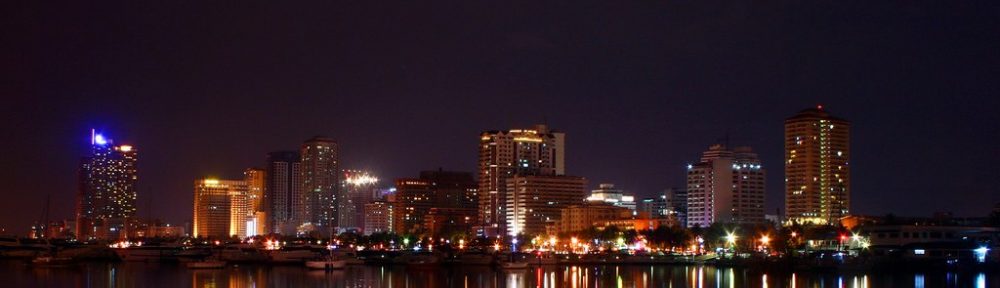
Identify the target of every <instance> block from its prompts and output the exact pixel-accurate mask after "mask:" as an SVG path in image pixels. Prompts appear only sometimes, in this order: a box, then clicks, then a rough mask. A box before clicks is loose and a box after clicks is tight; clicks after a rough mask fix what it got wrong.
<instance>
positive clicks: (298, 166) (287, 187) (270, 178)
mask: <svg viewBox="0 0 1000 288" xmlns="http://www.w3.org/2000/svg"><path fill="white" fill-rule="evenodd" d="M266 169H267V171H266V172H265V174H264V175H265V178H264V182H265V183H264V210H265V211H264V212H265V214H266V216H267V221H265V222H266V226H267V229H268V232H272V233H280V234H284V235H295V232H296V228H298V226H299V224H302V223H301V219H302V217H303V215H304V214H305V213H304V212H303V204H302V163H301V160H300V157H299V152H295V151H278V152H271V153H268V154H267V168H266Z"/></svg>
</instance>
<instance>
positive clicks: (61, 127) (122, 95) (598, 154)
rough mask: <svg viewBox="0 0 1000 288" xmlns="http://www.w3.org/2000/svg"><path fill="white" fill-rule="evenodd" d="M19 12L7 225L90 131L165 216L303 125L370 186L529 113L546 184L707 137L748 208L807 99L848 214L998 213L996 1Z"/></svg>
mask: <svg viewBox="0 0 1000 288" xmlns="http://www.w3.org/2000/svg"><path fill="white" fill-rule="evenodd" d="M33 2H36V3H31V4H17V3H7V4H3V8H0V9H2V10H0V13H2V15H0V27H2V28H0V29H2V30H0V31H2V32H3V33H2V35H3V36H2V37H0V38H2V40H0V43H2V45H0V52H2V53H0V71H2V73H3V74H2V79H0V93H2V95H3V96H2V99H3V102H2V105H0V115H2V117H3V121H2V124H0V125H3V126H2V128H3V130H2V131H3V134H4V135H5V137H3V139H4V140H3V141H2V143H3V144H0V147H2V149H0V151H3V155H2V156H0V159H2V160H0V168H2V170H0V181H3V185H2V186H0V193H2V195H3V198H2V199H3V201H0V227H3V228H5V229H7V231H8V232H14V233H22V234H23V233H25V231H26V229H27V226H28V225H30V224H31V222H32V221H34V220H36V219H40V218H41V217H42V216H43V215H42V213H41V210H42V208H43V207H44V202H45V200H44V199H45V195H51V196H52V205H51V207H52V210H53V212H52V213H51V218H53V219H56V218H68V217H71V215H72V207H73V201H74V189H75V186H74V185H75V174H74V173H75V169H76V165H77V162H78V158H79V157H80V156H82V155H83V154H85V153H86V151H87V144H89V142H88V138H87V137H88V131H89V128H91V127H96V128H99V129H102V130H105V131H106V132H107V134H109V136H110V137H111V138H114V139H116V140H117V141H118V143H123V142H124V143H130V144H134V145H135V146H136V147H137V148H138V149H139V151H140V163H139V165H140V169H141V172H140V177H141V178H140V185H139V189H140V190H139V204H140V205H139V208H140V210H139V211H140V213H139V214H140V216H147V215H152V216H154V217H160V218H163V219H165V220H168V221H171V222H174V223H182V222H183V221H189V220H188V219H190V218H191V201H192V200H191V198H192V189H193V188H192V182H193V180H194V179H196V178H198V177H202V176H205V175H217V176H221V177H237V176H239V175H240V172H241V171H242V169H243V168H245V167H249V166H259V165H262V164H263V162H264V156H265V153H266V152H268V151H272V150H279V149H297V148H298V145H299V144H300V143H301V142H302V141H303V140H305V139H307V138H309V137H311V136H314V135H317V134H323V135H328V136H330V137H333V138H335V139H337V140H338V141H339V142H340V143H341V145H342V150H341V153H342V156H341V159H342V162H343V163H344V164H345V165H344V166H345V167H349V168H367V169H372V170H374V171H377V172H378V173H379V175H381V177H382V178H383V179H392V178H397V177H408V176H415V175H416V174H417V173H418V171H420V170H422V169H435V168H437V167H444V168H445V169H454V170H464V171H470V172H472V171H473V170H474V168H475V163H476V159H477V158H476V157H477V156H476V155H477V154H476V143H477V139H478V138H477V136H478V133H479V132H480V131H482V130H490V129H507V128H514V127H523V126H527V125H531V124H534V123H537V122H542V121H547V122H548V123H549V124H550V126H552V127H554V128H556V129H559V130H562V131H564V132H566V133H567V141H568V144H567V153H568V154H567V158H568V161H567V167H568V171H569V173H570V174H574V175H580V176H585V177H587V178H589V179H590V183H591V185H596V184H597V183H599V182H614V183H617V184H618V185H620V186H621V187H623V188H625V189H628V190H630V191H633V192H635V193H637V194H639V196H651V195H653V193H655V192H657V191H659V190H661V189H663V188H666V187H671V186H681V185H683V177H684V172H685V170H684V165H685V164H686V163H688V162H691V161H696V160H697V159H698V157H699V156H700V153H701V152H702V151H703V150H704V149H705V148H707V146H708V145H710V144H712V143H713V142H716V141H718V140H719V139H721V138H722V137H724V136H725V135H726V133H727V132H728V134H729V135H730V139H731V141H730V142H731V143H732V144H734V145H735V144H740V145H749V146H752V147H753V148H754V149H755V150H756V151H758V152H759V153H760V155H761V157H762V159H763V163H764V166H765V168H766V169H768V178H767V180H768V188H767V190H768V194H767V196H768V199H767V208H768V211H769V212H770V211H774V209H775V208H779V207H782V206H783V205H782V203H783V198H784V197H783V168H782V166H781V165H782V157H783V154H782V149H783V147H782V133H783V131H782V123H783V122H782V121H783V119H784V118H786V117H788V116H790V115H792V114H793V113H795V112H797V111H798V110H801V109H804V108H806V107H811V106H814V105H816V104H820V103H821V104H823V105H824V106H825V107H826V108H827V110H828V111H830V112H831V113H833V114H835V115H837V116H840V117H843V118H846V119H849V120H851V121H852V122H853V128H852V129H853V131H852V133H853V135H852V137H853V139H852V141H851V145H852V154H853V155H852V156H853V158H852V159H851V164H852V169H853V171H852V174H851V176H852V177H853V185H852V190H853V191H852V192H853V198H854V203H853V207H852V208H853V209H854V212H857V213H865V214H885V213H889V212H893V213H896V214H900V215H927V214H930V213H932V212H934V211H954V212H955V213H956V214H958V215H968V216H980V215H985V214H986V213H988V210H989V209H990V208H991V207H992V206H993V205H994V203H996V202H1000V188H998V187H1000V172H998V171H1000V116H998V115H1000V112H998V108H1000V107H998V106H1000V97H998V92H1000V89H998V88H1000V82H998V80H1000V4H998V3H997V2H993V3H984V4H981V5H980V4H973V3H969V2H965V1H962V2H923V1H898V2H901V3H868V2H871V1H857V3H853V4H850V3H839V2H840V1H822V2H820V3H800V2H801V1H790V2H786V3H780V2H777V1H765V2H767V3H752V4H751V3H731V4H725V3H703V1H683V2H680V3H667V2H664V1H601V2H611V3H579V2H578V1H569V2H568V3H552V1H542V2H546V3H534V2H535V1H526V2H523V3H509V2H506V1H473V2H476V3H464V4H427V3H404V4H392V5H390V4H368V3H365V2H367V1H349V2H342V3H330V2H335V1H319V2H322V4H318V5H297V4H296V5H289V4H286V3H240V4H224V5H223V4H202V3H198V4H195V3H194V2H199V1H190V2H191V3H181V2H185V1H181V2H175V1H169V2H171V3H170V4H169V5H147V4H138V3H132V2H133V1H123V2H125V3H108V2H106V1H98V2H93V1H83V3H75V2H72V1H70V2H71V3H58V4H55V3H52V4H48V3H37V2H47V1H33ZM278 2H285V1H278ZM296 2H298V1H296ZM417 2H422V1H417ZM584 2H589V1H584ZM619 2H630V3H619ZM835 2H836V3H835ZM878 2H895V1H878ZM910 2H913V3H910ZM855 4H856V5H855ZM25 5H26V6H25ZM43 5H51V6H48V7H43ZM771 213H773V212H771Z"/></svg>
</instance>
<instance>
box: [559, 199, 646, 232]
mask: <svg viewBox="0 0 1000 288" xmlns="http://www.w3.org/2000/svg"><path fill="white" fill-rule="evenodd" d="M560 215H561V216H560V218H559V221H558V222H557V224H556V231H555V233H571V232H580V231H585V230H587V229H590V228H591V227H593V226H594V222H597V221H602V220H615V219H627V218H631V217H632V211H631V210H629V209H628V208H625V207H621V206H614V205H611V204H609V203H601V202H595V203H589V204H583V205H571V206H568V207H566V208H563V209H561V210H560Z"/></svg>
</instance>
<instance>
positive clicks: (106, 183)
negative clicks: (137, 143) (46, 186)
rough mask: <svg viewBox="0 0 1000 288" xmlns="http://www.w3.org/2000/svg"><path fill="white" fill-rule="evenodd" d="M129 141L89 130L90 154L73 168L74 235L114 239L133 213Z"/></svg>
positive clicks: (133, 163)
mask: <svg viewBox="0 0 1000 288" xmlns="http://www.w3.org/2000/svg"><path fill="white" fill-rule="evenodd" d="M137 153H138V150H137V149H136V148H135V147H132V146H131V145H114V143H113V141H112V140H111V139H109V138H106V137H105V136H104V135H102V134H99V133H97V132H96V131H95V130H91V131H90V155H89V156H87V157H84V158H83V159H82V160H81V163H80V168H79V170H78V171H77V173H78V175H77V180H78V181H79V183H78V185H77V189H78V191H77V205H76V210H77V211H76V229H75V230H76V235H77V238H79V239H92V238H103V239H118V238H121V237H124V236H125V235H126V233H127V231H125V230H126V228H127V225H126V223H127V222H128V219H129V218H132V217H134V216H135V210H136V207H135V198H136V181H137V180H138V176H137V170H136V160H137V155H138V154H137Z"/></svg>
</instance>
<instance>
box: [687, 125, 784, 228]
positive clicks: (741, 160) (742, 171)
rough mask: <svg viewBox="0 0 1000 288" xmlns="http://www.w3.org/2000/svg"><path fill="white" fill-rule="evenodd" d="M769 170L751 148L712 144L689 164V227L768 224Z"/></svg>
mask: <svg viewBox="0 0 1000 288" xmlns="http://www.w3.org/2000/svg"><path fill="white" fill-rule="evenodd" d="M764 177H765V170H764V169H763V168H762V166H761V164H760V159H758V158H757V154H755V153H753V152H752V150H751V149H750V148H749V147H739V148H736V149H734V150H729V149H727V148H726V147H725V146H723V145H718V144H717V145H712V146H711V147H709V149H708V151H705V152H704V153H703V155H702V157H701V161H700V162H699V163H697V164H691V165H688V171H687V226H688V227H694V226H700V227H708V226H709V225H711V224H712V223H715V222H722V223H734V224H756V223H764V194H765V192H764V187H765V186H764V184H765V181H764Z"/></svg>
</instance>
